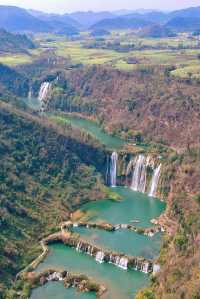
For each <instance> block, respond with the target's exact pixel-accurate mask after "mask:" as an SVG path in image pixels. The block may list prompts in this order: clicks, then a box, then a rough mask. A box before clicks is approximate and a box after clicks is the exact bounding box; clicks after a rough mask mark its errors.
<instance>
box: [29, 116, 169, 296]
mask: <svg viewBox="0 0 200 299" xmlns="http://www.w3.org/2000/svg"><path fill="white" fill-rule="evenodd" d="M71 119H73V117H71ZM75 121H76V122H77V117H75ZM80 121H82V120H80ZM87 122H89V121H88V120H87ZM91 124H92V122H91ZM104 134H106V133H104ZM108 139H109V137H107V136H106V140H108ZM111 139H112V137H111ZM103 140H104V139H103ZM109 151H110V150H109ZM120 151H121V150H120V149H118V150H117V151H116V150H115V151H113V152H112V151H111V152H110V154H109V158H108V167H107V168H108V169H107V171H106V173H107V175H109V180H108V181H109V185H110V187H111V188H110V191H111V192H113V191H114V192H115V193H116V194H118V196H119V198H120V200H119V201H116V202H115V201H114V202H112V201H110V200H104V201H102V200H100V201H96V202H93V203H89V204H86V205H85V206H83V208H82V211H83V213H84V214H85V215H87V218H88V217H89V220H90V221H95V223H97V226H98V225H99V226H100V225H101V223H105V222H108V223H111V224H113V225H115V227H116V230H115V232H107V231H103V230H99V229H98V227H97V228H94V229H93V228H90V226H91V225H90V222H88V224H86V225H85V227H83V228H82V227H79V224H78V223H76V222H75V223H74V225H73V226H72V231H73V232H74V233H76V234H78V235H80V236H81V241H77V240H76V241H75V239H74V240H71V241H69V244H70V246H69V247H68V246H66V245H67V244H66V241H65V245H64V244H57V242H55V244H49V253H48V255H47V257H46V258H45V260H44V261H43V262H42V263H41V264H40V265H39V267H38V268H37V269H36V271H37V272H38V273H39V272H42V271H44V270H45V269H48V268H56V269H61V270H64V269H65V267H67V269H69V270H70V271H72V272H76V271H82V273H84V274H86V275H88V276H89V277H92V278H93V279H95V280H96V281H98V282H100V283H101V284H103V285H105V286H106V289H107V291H106V292H105V294H103V295H102V298H105V299H116V298H120V299H130V298H132V297H133V296H134V294H136V292H137V290H138V288H140V287H141V286H142V285H143V286H144V285H145V284H146V283H147V282H148V281H149V278H148V274H147V273H149V272H152V271H154V270H153V267H154V266H153V265H152V264H151V263H152V262H151V259H153V260H155V262H154V263H155V269H156V267H157V266H156V259H157V257H158V254H159V248H160V242H161V235H160V233H156V234H155V236H154V234H149V236H148V234H147V235H140V234H139V233H138V232H137V230H136V229H137V227H138V231H139V230H140V229H141V228H148V227H149V228H150V227H151V223H150V220H152V219H154V218H156V217H158V216H159V215H160V214H161V213H162V212H163V211H164V208H165V204H164V203H161V202H160V201H159V200H158V199H155V198H150V197H148V191H149V190H152V189H153V195H154V194H155V195H156V193H157V188H158V184H159V176H158V174H157V172H158V171H156V170H157V169H158V167H159V166H157V161H158V160H159V159H157V161H156V160H155V161H154V158H153V157H151V156H149V155H147V157H145V155H143V154H140V155H136V156H135V157H134V155H130V161H126V163H125V164H126V173H127V176H130V177H131V185H130V186H119V184H118V181H119V176H120V172H119V167H118V163H120V161H119V160H120V159H121V155H122V153H121V152H120ZM130 164H131V165H132V166H131V169H130ZM148 168H150V170H149V169H148ZM160 168H161V167H160ZM148 170H149V171H150V174H149V172H148ZM106 173H104V176H105V180H106ZM159 174H160V171H159ZM126 181H127V180H125V182H126ZM152 185H153V187H152ZM133 186H136V187H137V188H136V187H135V188H134V187H133ZM133 189H135V190H133ZM142 193H144V194H142ZM145 193H146V194H145ZM132 221H134V222H135V223H136V229H135V230H136V232H134V231H133V232H132V231H128V227H129V226H130V227H131V225H132V224H131V223H132ZM119 223H124V224H122V225H121V226H120V225H119ZM120 227H121V228H120ZM68 229H69V228H67V230H68ZM67 242H68V241H67ZM71 242H72V243H71ZM71 244H74V245H72V247H71ZM73 248H74V249H73ZM117 252H121V254H119V253H117ZM130 255H134V256H135V255H136V256H137V257H138V260H137V262H134V263H133V262H132V258H131V256H130ZM92 256H94V258H92ZM141 256H142V257H141ZM145 257H146V260H145ZM105 261H106V262H105ZM141 261H143V262H142V264H141ZM131 263H133V265H132V266H130V265H131ZM86 265H87V266H86ZM112 265H114V266H117V267H113V266H112ZM123 271H125V272H123ZM140 272H142V273H141V274H139V273H140ZM118 279H120V281H121V283H123V288H117V287H116V280H118ZM56 285H57V286H56ZM56 285H55V286H54V289H55V290H57V293H56V296H57V298H59V299H60V298H62V296H64V293H63V291H64V292H66V294H68V290H63V289H62V288H60V286H59V284H58V283H56ZM52 288H53V286H51V284H49V285H48V286H45V289H46V291H45V292H49V291H48V290H50V289H52ZM43 292H44V287H40V288H39V289H35V290H33V293H32V295H31V299H32V298H34V299H36V298H37V299H40V298H42V296H43V295H42V294H43ZM70 292H71V291H70ZM50 296H51V295H50ZM71 296H72V298H79V296H80V298H82V297H81V296H82V295H78V294H76V293H74V294H73V295H71ZM84 296H86V297H83V298H90V294H88V295H86V294H85V295H84ZM87 296H88V297H87Z"/></svg>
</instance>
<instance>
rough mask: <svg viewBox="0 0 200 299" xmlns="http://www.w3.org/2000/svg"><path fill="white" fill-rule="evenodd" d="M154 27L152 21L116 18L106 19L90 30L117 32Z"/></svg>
mask: <svg viewBox="0 0 200 299" xmlns="http://www.w3.org/2000/svg"><path fill="white" fill-rule="evenodd" d="M150 25H153V23H152V22H151V21H147V20H143V19H136V18H122V17H120V18H115V19H105V20H102V21H100V22H98V23H96V24H95V25H93V26H92V27H91V28H90V29H92V30H96V29H105V30H115V29H139V28H143V27H146V26H150Z"/></svg>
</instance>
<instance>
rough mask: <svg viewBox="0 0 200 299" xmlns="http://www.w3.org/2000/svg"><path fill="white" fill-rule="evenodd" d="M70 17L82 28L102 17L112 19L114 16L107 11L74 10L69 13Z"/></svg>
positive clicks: (100, 19)
mask: <svg viewBox="0 0 200 299" xmlns="http://www.w3.org/2000/svg"><path fill="white" fill-rule="evenodd" d="M70 17H71V18H72V19H74V20H75V21H76V22H78V23H80V24H81V25H82V26H83V27H84V28H89V27H91V26H93V25H94V24H95V23H98V22H100V21H102V20H104V19H113V18H115V17H116V16H115V15H114V14H112V13H111V12H108V11H102V12H93V11H88V12H74V13H71V14H70Z"/></svg>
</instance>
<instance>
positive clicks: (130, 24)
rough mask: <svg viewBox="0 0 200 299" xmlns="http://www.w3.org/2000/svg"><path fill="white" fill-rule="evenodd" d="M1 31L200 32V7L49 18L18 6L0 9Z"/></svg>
mask: <svg viewBox="0 0 200 299" xmlns="http://www.w3.org/2000/svg"><path fill="white" fill-rule="evenodd" d="M0 16H1V18H0V28H3V29H5V30H8V31H11V32H33V33H36V32H51V33H58V34H65V35H76V34H78V33H79V31H81V30H88V29H89V30H94V29H105V30H113V29H138V28H144V27H148V26H154V25H159V26H160V25H162V26H164V27H167V28H169V29H171V30H173V31H194V30H198V29H200V7H190V8H187V9H182V10H177V11H173V12H169V13H167V12H162V11H154V10H138V11H127V10H121V11H116V12H109V11H102V12H93V11H88V12H81V11H80V12H74V13H71V14H67V13H66V14H62V15H61V14H47V13H44V12H41V11H35V10H25V9H23V8H19V7H15V6H3V5H1V6H0Z"/></svg>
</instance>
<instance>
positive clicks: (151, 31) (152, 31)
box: [139, 25, 176, 38]
mask: <svg viewBox="0 0 200 299" xmlns="http://www.w3.org/2000/svg"><path fill="white" fill-rule="evenodd" d="M139 36H141V37H150V38H165V37H174V36H176V34H175V33H174V32H173V31H172V30H171V29H169V28H167V27H166V26H161V25H153V26H150V27H147V28H144V29H143V30H141V32H140V33H139Z"/></svg>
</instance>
